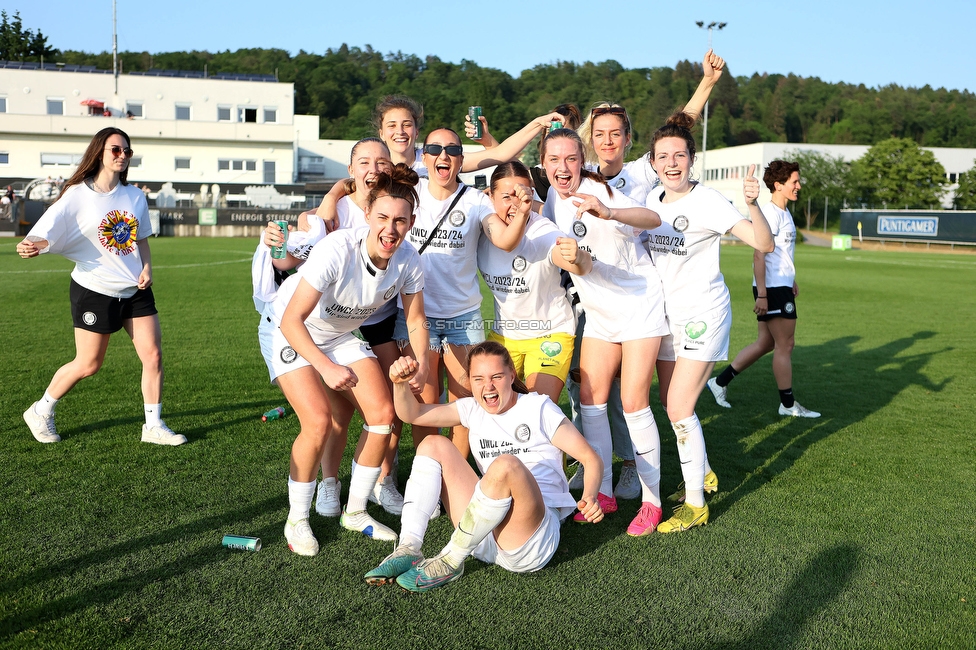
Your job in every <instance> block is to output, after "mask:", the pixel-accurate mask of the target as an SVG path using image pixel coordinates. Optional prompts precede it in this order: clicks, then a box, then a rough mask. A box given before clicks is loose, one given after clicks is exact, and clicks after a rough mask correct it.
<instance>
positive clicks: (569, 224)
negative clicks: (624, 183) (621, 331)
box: [543, 178, 662, 320]
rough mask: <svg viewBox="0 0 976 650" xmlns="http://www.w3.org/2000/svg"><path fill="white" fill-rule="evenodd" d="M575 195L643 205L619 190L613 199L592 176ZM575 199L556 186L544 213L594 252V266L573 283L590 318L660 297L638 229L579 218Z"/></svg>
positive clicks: (629, 205)
mask: <svg viewBox="0 0 976 650" xmlns="http://www.w3.org/2000/svg"><path fill="white" fill-rule="evenodd" d="M577 193H579V194H592V195H593V196H596V197H597V198H598V199H600V201H601V202H602V203H603V204H604V205H606V206H607V207H610V208H635V207H636V208H640V207H643V206H642V205H640V204H639V203H637V202H636V201H634V200H633V199H631V198H629V197H627V196H626V195H624V194H623V193H622V192H616V191H615V192H614V193H613V198H611V197H610V195H609V193H608V192H607V188H606V186H605V185H603V184H602V183H598V182H596V181H594V180H591V179H589V178H584V179H583V180H582V181H581V182H580V187H579V189H578V190H577ZM573 200H574V199H573V197H569V198H567V199H561V198H559V194H558V192H556V191H555V190H552V191H550V192H549V196H548V197H547V198H546V203H545V206H544V207H543V214H544V215H545V216H547V217H549V218H551V219H553V220H554V221H555V223H556V227H557V228H559V230H561V231H562V232H565V233H568V234H569V236H570V237H574V238H575V239H576V241H577V243H578V244H579V247H580V248H581V249H582V250H584V251H586V252H588V253H590V255H592V256H593V270H592V271H591V272H590V273H588V274H586V275H584V276H575V275H574V276H573V285H575V286H576V291H577V293H578V295H579V298H580V303H581V304H582V305H583V309H584V310H585V311H586V317H587V320H589V319H590V318H594V317H595V318H609V319H611V320H616V319H619V318H621V317H622V313H625V312H626V308H627V307H628V306H629V305H633V304H634V303H633V301H632V299H633V298H634V297H636V296H641V297H650V298H651V301H652V302H658V301H660V300H661V299H662V294H661V280H660V278H659V277H658V274H657V271H656V270H655V268H654V264H653V263H652V262H651V258H650V257H649V256H648V254H647V250H646V249H645V248H644V247H643V246H642V245H641V243H640V240H639V239H638V238H637V236H638V234H639V233H640V232H641V231H640V229H639V228H634V227H633V226H628V225H627V224H624V223H620V222H619V221H613V220H604V219H600V218H599V217H596V216H594V215H592V214H589V213H584V214H583V216H582V217H581V218H579V219H577V218H576V210H577V208H576V206H575V205H574V204H573ZM577 200H578V199H577ZM550 215H551V216H550ZM641 304H646V301H642V303H641ZM621 309H624V312H621Z"/></svg>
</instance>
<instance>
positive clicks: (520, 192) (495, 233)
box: [482, 184, 532, 252]
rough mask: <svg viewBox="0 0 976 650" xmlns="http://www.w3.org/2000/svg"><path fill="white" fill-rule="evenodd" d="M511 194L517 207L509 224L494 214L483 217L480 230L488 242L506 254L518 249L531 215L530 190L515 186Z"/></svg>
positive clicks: (518, 185)
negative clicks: (481, 229)
mask: <svg viewBox="0 0 976 650" xmlns="http://www.w3.org/2000/svg"><path fill="white" fill-rule="evenodd" d="M512 193H513V194H514V195H515V196H514V198H515V201H516V202H517V203H518V207H517V208H516V212H515V216H514V217H512V221H511V222H510V223H505V221H504V220H503V219H502V218H501V217H499V216H498V215H497V214H495V213H492V214H490V215H488V216H487V217H485V220H484V221H483V222H482V228H483V229H484V231H485V236H486V237H488V240H489V241H490V242H491V243H492V244H494V245H495V246H496V247H498V248H500V249H502V250H503V251H506V252H511V251H513V250H515V249H516V248H517V247H518V245H519V242H521V241H522V237H523V236H525V227H526V226H527V225H528V223H529V217H530V215H531V213H532V190H531V189H529V188H528V187H526V186H525V185H521V184H517V185H516V186H515V187H514V188H513V190H512Z"/></svg>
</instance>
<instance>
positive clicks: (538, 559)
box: [472, 508, 562, 573]
mask: <svg viewBox="0 0 976 650" xmlns="http://www.w3.org/2000/svg"><path fill="white" fill-rule="evenodd" d="M560 524H562V520H560V518H559V510H557V509H556V508H546V514H545V516H543V518H542V523H541V524H539V528H538V529H536V531H535V532H534V533H532V537H530V538H529V539H527V540H526V541H525V543H524V544H522V545H521V546H519V547H518V548H516V549H512V550H506V549H503V548H498V543H497V542H496V541H495V535H494V534H490V535H488V537H485V538H484V539H483V540H482V541H481V543H480V544H478V548H476V549H474V553H472V555H474V556H475V557H476V558H478V559H479V560H481V561H482V562H488V563H490V564H497V565H498V566H500V567H501V568H503V569H506V570H508V571H512V572H513V573H532V572H533V571H538V570H539V569H541V568H542V567H544V566H546V565H547V564H548V563H549V560H551V559H552V556H553V555H555V553H556V547H557V546H559V526H560Z"/></svg>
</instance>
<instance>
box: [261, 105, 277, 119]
mask: <svg viewBox="0 0 976 650" xmlns="http://www.w3.org/2000/svg"><path fill="white" fill-rule="evenodd" d="M264 121H265V122H277V121H278V109H277V108H268V107H267V106H265V107H264Z"/></svg>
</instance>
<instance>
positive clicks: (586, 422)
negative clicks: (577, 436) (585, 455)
mask: <svg viewBox="0 0 976 650" xmlns="http://www.w3.org/2000/svg"><path fill="white" fill-rule="evenodd" d="M580 416H581V417H582V420H583V437H584V438H586V441H587V442H588V443H590V446H591V447H593V451H595V452H596V453H597V454H599V456H600V460H602V461H603V481H601V483H600V492H602V493H603V494H605V495H607V496H610V495H612V494H613V442H612V441H611V440H610V419H609V418H608V417H607V405H606V404H581V405H580Z"/></svg>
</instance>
